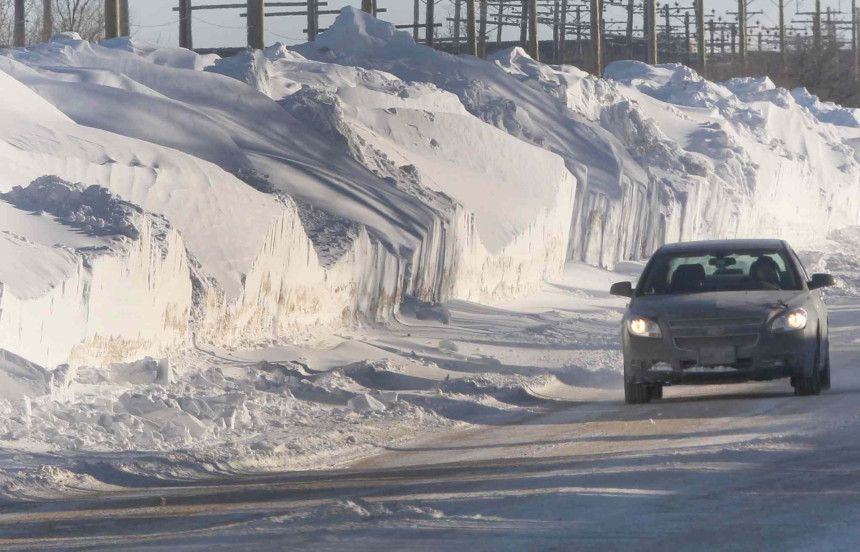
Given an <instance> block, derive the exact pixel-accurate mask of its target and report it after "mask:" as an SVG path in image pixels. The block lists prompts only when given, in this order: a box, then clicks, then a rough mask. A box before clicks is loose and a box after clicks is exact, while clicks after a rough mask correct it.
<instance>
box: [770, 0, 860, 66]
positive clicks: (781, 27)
mask: <svg viewBox="0 0 860 552" xmlns="http://www.w3.org/2000/svg"><path fill="white" fill-rule="evenodd" d="M854 1H855V0H851V2H852V3H853V2H854ZM779 64H780V66H781V67H782V70H783V71H785V69H786V68H787V67H788V63H787V61H786V54H785V0H779Z"/></svg>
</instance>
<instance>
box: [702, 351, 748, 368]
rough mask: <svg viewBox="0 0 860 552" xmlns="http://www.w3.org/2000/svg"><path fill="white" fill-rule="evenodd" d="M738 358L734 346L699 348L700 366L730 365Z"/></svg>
mask: <svg viewBox="0 0 860 552" xmlns="http://www.w3.org/2000/svg"><path fill="white" fill-rule="evenodd" d="M737 360H738V355H737V351H736V350H735V348H734V347H707V348H702V349H699V365H700V366H729V365H732V364H735V363H736V362H737Z"/></svg>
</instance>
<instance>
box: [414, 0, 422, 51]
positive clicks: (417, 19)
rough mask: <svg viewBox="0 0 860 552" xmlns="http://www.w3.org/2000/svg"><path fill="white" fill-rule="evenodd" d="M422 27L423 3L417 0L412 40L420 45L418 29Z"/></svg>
mask: <svg viewBox="0 0 860 552" xmlns="http://www.w3.org/2000/svg"><path fill="white" fill-rule="evenodd" d="M420 27H421V3H420V0H415V8H414V10H413V13H412V40H414V41H415V43H416V44H418V29H419V28H420Z"/></svg>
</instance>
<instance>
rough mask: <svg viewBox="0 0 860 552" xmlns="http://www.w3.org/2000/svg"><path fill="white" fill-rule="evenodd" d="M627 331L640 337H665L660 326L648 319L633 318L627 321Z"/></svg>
mask: <svg viewBox="0 0 860 552" xmlns="http://www.w3.org/2000/svg"><path fill="white" fill-rule="evenodd" d="M627 330H628V331H629V332H630V333H631V334H632V335H635V336H638V337H663V334H662V333H661V332H660V326H659V325H658V324H657V323H656V322H653V321H651V320H648V319H647V318H631V319H630V320H628V321H627Z"/></svg>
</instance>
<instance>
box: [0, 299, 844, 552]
mask: <svg viewBox="0 0 860 552" xmlns="http://www.w3.org/2000/svg"><path fill="white" fill-rule="evenodd" d="M831 320H832V323H833V325H834V326H835V328H834V330H833V353H832V355H833V370H834V389H833V391H830V392H826V393H825V394H823V395H821V396H819V397H803V398H796V397H793V396H792V395H791V393H790V387H789V385H788V383H787V382H785V381H782V382H775V383H768V384H749V385H743V386H723V387H702V388H679V389H671V390H668V391H667V393H666V399H665V400H663V401H659V402H656V403H654V404H650V405H645V406H626V405H624V404H623V402H622V401H621V396H620V392H618V391H607V392H606V395H605V396H598V397H595V399H594V400H590V401H578V402H573V401H564V400H558V401H557V403H558V404H557V405H556V407H555V408H554V409H553V410H552V411H551V412H549V413H546V414H541V415H534V416H532V417H530V418H528V419H523V420H520V421H519V422H518V423H514V424H511V423H506V424H504V425H497V426H492V425H490V426H483V427H481V428H478V429H473V428H470V429H467V430H455V431H451V432H446V433H443V434H441V435H438V434H437V435H435V436H434V437H433V438H431V439H426V440H422V439H417V440H415V441H413V442H412V443H410V444H409V445H408V446H404V447H399V448H398V449H396V450H385V451H383V452H382V453H381V454H378V455H376V456H373V457H370V458H369V459H365V460H363V461H361V462H359V463H357V464H354V465H351V466H349V467H347V468H345V469H342V470H334V471H323V472H305V473H292V474H284V475H270V476H247V477H233V478H230V479H223V480H210V481H204V482H194V483H182V482H173V483H169V484H164V483H162V484H159V485H158V486H153V485H152V484H151V483H150V482H148V481H146V480H141V481H140V482H139V486H138V487H136V488H135V485H134V481H125V483H126V488H125V489H123V490H121V491H118V492H113V493H110V494H93V495H92V496H90V497H88V498H85V499H81V498H77V499H74V500H67V501H55V502H41V503H40V502H35V503H18V504H14V505H10V504H6V505H3V506H2V507H0V508H2V509H0V536H2V537H0V548H3V549H34V550H45V549H88V550H89V549H98V550H118V549H123V550H154V549H164V550H217V549H234V550H235V549H241V550H245V549H259V550H271V549H274V548H273V547H279V546H283V547H285V548H284V549H290V550H347V549H348V550H407V549H408V550H464V549H469V550H573V549H576V550H589V549H628V548H629V547H631V546H635V547H636V549H637V550H666V549H710V550H713V549H727V550H731V549H755V550H763V549H767V550H787V549H790V550H805V549H816V550H818V549H822V548H826V549H829V550H840V549H841V550H854V549H856V546H857V544H856V541H857V540H858V539H860V528H858V526H857V524H856V520H857V519H858V516H860V444H858V443H860V372H858V370H857V364H858V362H857V361H858V359H860V326H858V320H860V306H858V305H856V304H837V305H835V306H832V307H831Z"/></svg>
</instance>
